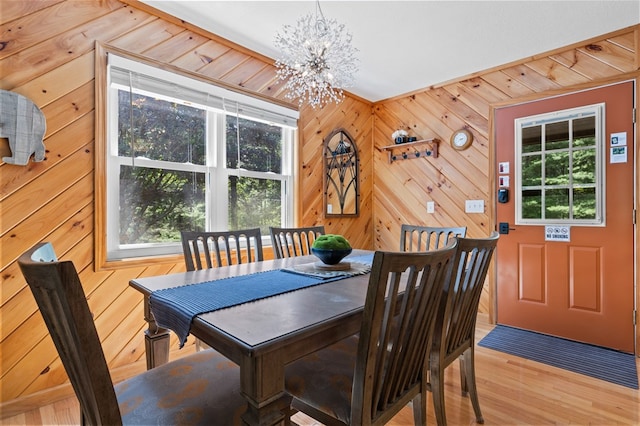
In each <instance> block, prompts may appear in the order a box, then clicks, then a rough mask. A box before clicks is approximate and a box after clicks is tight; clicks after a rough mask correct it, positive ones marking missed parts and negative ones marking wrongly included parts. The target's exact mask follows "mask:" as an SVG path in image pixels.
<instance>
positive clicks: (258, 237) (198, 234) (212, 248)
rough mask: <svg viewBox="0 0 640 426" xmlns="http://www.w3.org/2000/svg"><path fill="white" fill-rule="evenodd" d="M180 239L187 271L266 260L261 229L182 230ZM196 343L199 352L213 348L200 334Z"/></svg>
mask: <svg viewBox="0 0 640 426" xmlns="http://www.w3.org/2000/svg"><path fill="white" fill-rule="evenodd" d="M180 239H181V240H182V252H183V254H184V262H185V265H186V267H187V271H195V270H200V269H210V268H218V267H220V266H223V265H238V264H241V263H251V262H260V261H262V260H264V255H263V252H262V234H261V233H260V228H251V229H239V230H237V231H214V232H208V231H181V232H180ZM195 343H196V351H200V350H202V349H206V348H209V345H207V344H205V343H204V342H203V341H202V340H200V339H198V338H197V337H196V339H195Z"/></svg>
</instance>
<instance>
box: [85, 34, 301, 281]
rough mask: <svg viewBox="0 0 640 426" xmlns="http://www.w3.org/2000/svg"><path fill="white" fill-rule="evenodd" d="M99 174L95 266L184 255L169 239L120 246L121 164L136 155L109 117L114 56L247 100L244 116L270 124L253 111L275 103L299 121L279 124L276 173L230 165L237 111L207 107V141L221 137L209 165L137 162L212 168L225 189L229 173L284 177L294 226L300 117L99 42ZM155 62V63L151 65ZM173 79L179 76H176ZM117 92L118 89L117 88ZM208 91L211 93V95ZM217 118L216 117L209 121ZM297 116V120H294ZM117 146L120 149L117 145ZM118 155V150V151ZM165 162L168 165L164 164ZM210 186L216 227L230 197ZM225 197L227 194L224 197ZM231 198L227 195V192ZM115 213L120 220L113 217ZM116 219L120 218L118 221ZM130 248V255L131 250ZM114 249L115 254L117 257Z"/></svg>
mask: <svg viewBox="0 0 640 426" xmlns="http://www.w3.org/2000/svg"><path fill="white" fill-rule="evenodd" d="M96 52H97V55H96V179H95V201H96V203H95V206H96V212H95V217H96V220H95V228H96V229H95V241H94V242H95V265H96V269H97V270H99V269H112V268H114V267H117V266H118V265H121V264H122V263H123V262H126V263H127V264H128V265H133V264H138V263H140V264H142V263H145V264H149V263H150V262H151V263H153V262H166V261H167V259H166V258H167V257H170V258H172V259H173V258H176V257H177V256H180V257H181V256H182V248H181V244H180V243H179V242H174V243H165V244H151V245H148V244H142V245H139V246H138V245H129V246H128V247H124V248H123V247H121V246H120V243H119V225H118V221H119V217H118V208H110V207H109V206H112V205H113V203H114V200H115V205H118V203H119V201H118V197H119V186H120V183H119V169H120V167H121V164H129V165H131V164H132V162H133V161H134V160H132V159H131V158H125V157H121V156H118V152H117V151H118V147H117V143H115V144H114V143H111V142H110V140H109V137H110V136H109V135H110V134H113V131H114V130H115V131H116V133H117V123H116V121H115V120H112V121H113V122H112V123H110V122H109V117H113V116H114V115H112V114H109V113H113V112H114V111H112V110H109V109H110V108H111V109H115V110H116V114H115V116H117V108H118V105H117V103H114V102H111V103H110V102H109V97H110V96H112V95H111V93H110V92H113V90H112V89H111V81H110V79H109V75H110V73H109V66H111V65H113V63H114V60H113V58H114V57H115V58H117V59H116V62H115V63H117V64H119V65H118V66H119V67H120V68H121V67H122V65H123V64H135V65H134V66H136V67H137V66H139V67H140V68H139V69H138V70H142V72H144V71H145V70H147V71H148V70H149V69H153V70H154V71H157V72H158V73H159V75H165V76H167V75H170V76H172V77H173V76H175V79H177V80H179V81H181V82H193V83H194V84H195V86H196V87H200V88H201V87H207V92H209V89H210V90H211V92H213V93H215V94H216V95H218V96H222V102H223V103H224V102H227V101H229V104H230V105H234V104H235V105H238V104H239V103H242V105H243V106H246V108H245V109H246V110H247V111H249V113H247V114H244V113H243V112H242V110H241V112H237V111H238V110H237V109H234V108H233V107H232V108H231V111H235V114H238V115H239V116H240V117H243V118H248V119H250V120H254V121H259V122H265V123H269V120H268V119H260V118H258V117H255V116H253V115H252V114H251V112H253V111H258V113H260V112H261V111H264V112H265V116H266V117H268V116H269V110H266V109H265V110H262V109H264V108H270V110H271V111H272V112H273V113H274V114H275V116H277V117H280V115H282V116H283V117H284V118H283V121H285V122H286V123H295V127H294V126H292V125H290V124H283V123H282V122H280V123H279V124H277V125H278V126H282V127H283V140H282V153H281V154H282V169H281V171H280V174H276V175H274V174H273V173H272V172H256V171H250V170H244V169H229V168H227V165H226V155H225V154H226V152H225V150H226V143H224V141H225V136H226V117H228V116H233V115H234V114H233V113H232V112H226V113H224V112H214V111H213V110H212V109H208V110H207V112H206V114H207V120H208V123H209V125H208V126H207V129H206V133H207V140H209V138H210V137H212V136H213V137H216V138H219V139H218V142H217V143H214V144H210V146H209V148H212V147H213V148H215V150H212V149H208V150H207V164H205V165H185V164H183V163H175V162H167V161H159V160H150V159H143V158H135V164H136V165H144V166H145V167H156V168H157V167H161V168H165V169H166V168H167V167H166V166H170V167H169V168H170V169H171V170H188V171H197V172H200V171H203V172H205V173H208V174H209V176H210V177H211V178H212V180H213V181H214V182H216V183H217V184H218V187H219V186H220V185H222V184H223V183H224V185H225V193H226V188H227V185H228V178H229V176H232V175H236V176H241V177H250V178H268V179H269V180H279V181H281V182H283V185H284V189H283V191H281V196H282V199H281V202H282V209H281V224H282V225H281V226H291V225H292V223H293V219H294V194H295V188H294V184H295V181H296V179H295V173H296V171H297V169H296V168H295V167H294V164H295V163H294V162H295V159H296V157H297V145H298V144H297V143H296V142H297V119H298V118H299V112H298V111H296V110H293V109H291V107H290V106H289V105H288V104H284V103H279V102H277V101H273V100H271V99H268V98H265V99H262V98H260V97H256V96H255V95H254V94H246V93H245V92H244V91H241V90H231V89H230V88H229V87H227V86H226V85H225V84H224V83H221V82H218V81H214V80H211V79H207V78H203V77H202V76H200V75H197V74H194V73H190V72H188V71H185V70H181V69H178V68H176V67H172V66H170V65H167V64H161V63H157V62H154V61H151V60H148V59H146V58H142V57H139V56H138V55H135V54H130V53H127V52H123V51H121V50H119V49H115V48H111V47H107V46H96ZM149 67H150V68H149ZM170 81H174V79H173V78H172V79H171V80H170ZM116 92H117V91H116ZM208 97H209V96H208V95H207V98H208ZM211 119H213V120H214V121H215V122H210V121H209V120H211ZM290 119H291V120H293V121H290ZM114 149H115V153H114V152H113V150H114ZM114 154H115V155H114ZM163 166H164V167H163ZM113 188H117V189H118V190H117V191H115V192H114V191H113ZM210 190H211V188H210V185H207V191H208V192H207V193H206V194H205V202H206V203H207V206H208V207H210V206H213V205H215V207H214V208H213V210H208V214H207V217H206V227H207V229H211V224H212V223H215V221H216V220H220V217H222V218H224V220H226V219H227V209H228V199H224V202H222V203H220V202H216V203H213V202H212V199H211V198H212V197H211V193H210V192H209V191H210ZM222 198H225V197H222ZM227 198H228V197H227ZM114 218H115V219H114ZM114 220H115V221H114ZM268 237H269V236H268V235H264V236H263V243H264V244H265V245H270V239H269V238H268ZM114 245H116V247H117V250H115V251H114V249H113V247H114ZM126 253H129V254H126ZM114 254H115V256H114Z"/></svg>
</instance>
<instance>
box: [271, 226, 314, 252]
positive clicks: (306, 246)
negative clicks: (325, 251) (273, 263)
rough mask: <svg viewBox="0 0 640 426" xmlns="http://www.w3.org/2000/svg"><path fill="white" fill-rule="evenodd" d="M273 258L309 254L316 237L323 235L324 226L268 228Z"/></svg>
mask: <svg viewBox="0 0 640 426" xmlns="http://www.w3.org/2000/svg"><path fill="white" fill-rule="evenodd" d="M269 231H270V233H271V243H272V245H273V257H274V258H276V259H282V258H285V257H296V256H305V255H307V254H311V246H312V245H313V242H314V241H315V240H316V238H317V237H319V236H320V235H324V234H325V231H324V226H322V225H320V226H308V227H302V228H276V227H270V228H269Z"/></svg>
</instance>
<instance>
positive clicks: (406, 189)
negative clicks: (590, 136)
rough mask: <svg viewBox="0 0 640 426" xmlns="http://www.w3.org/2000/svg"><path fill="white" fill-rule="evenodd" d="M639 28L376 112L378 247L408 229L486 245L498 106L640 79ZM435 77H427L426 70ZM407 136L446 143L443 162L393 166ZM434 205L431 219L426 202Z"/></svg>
mask: <svg viewBox="0 0 640 426" xmlns="http://www.w3.org/2000/svg"><path fill="white" fill-rule="evenodd" d="M639 34H640V30H639V29H638V26H636V27H633V28H626V29H622V30H620V31H617V32H615V33H612V34H608V35H606V36H603V37H599V38H596V39H593V40H587V41H584V42H582V43H579V44H576V45H573V46H568V47H566V48H563V49H558V50H555V51H553V52H547V53H543V54H540V55H537V56H534V57H531V58H526V59H523V60H521V61H518V62H514V63H511V64H507V65H504V66H501V67H498V68H495V69H492V70H488V71H483V72H478V73H477V74H476V75H474V76H471V77H469V78H465V79H462V80H458V81H452V82H448V83H443V84H440V85H437V86H433V87H429V88H425V89H424V90H420V91H417V92H414V93H410V94H407V95H404V96H399V97H396V98H394V99H390V100H387V101H383V102H379V103H377V104H376V105H375V107H374V115H375V120H376V122H375V126H374V146H375V149H374V164H373V169H374V180H375V183H374V187H375V190H374V197H373V205H374V218H373V222H374V232H375V244H376V248H386V249H395V248H397V247H398V244H399V241H398V235H399V232H400V224H401V223H411V224H422V225H428V226H454V225H455V226H461V225H466V226H467V236H468V237H472V238H474V237H475V238H479V237H482V236H486V235H489V234H490V233H491V231H493V230H494V229H496V228H495V219H494V216H493V207H492V206H494V205H495V200H494V198H493V197H494V196H495V194H494V192H493V190H492V186H493V185H495V179H494V177H493V176H494V173H493V172H492V170H493V168H494V167H495V166H494V165H493V164H491V142H492V135H491V131H492V128H491V123H490V111H491V108H492V106H500V105H506V104H509V103H518V102H523V101H527V100H532V99H536V98H540V97H543V96H550V95H553V94H560V93H565V92H568V91H571V90H576V89H577V88H581V87H587V86H593V85H598V84H603V83H605V82H611V81H615V80H620V79H623V78H637V77H638V72H637V71H638V69H639V63H640V54H639V53H638V52H639V50H640V49H639V44H640V41H639V40H640V36H639ZM425 72H428V70H425ZM460 128H466V129H467V130H469V131H471V133H472V134H473V135H474V138H475V140H474V142H473V144H472V146H471V147H470V148H469V149H467V150H464V151H456V150H454V149H453V148H452V147H451V145H450V143H449V138H450V136H451V134H452V132H453V131H455V130H457V129H460ZM396 129H405V130H407V131H408V132H409V135H410V136H416V137H417V138H418V139H428V138H437V139H440V140H441V143H440V145H439V151H438V154H439V155H438V158H435V159H434V158H425V157H424V156H422V157H420V158H418V159H415V158H414V159H409V160H403V161H398V162H393V163H391V164H389V161H388V159H387V152H386V151H383V150H382V149H381V147H383V146H387V145H389V144H392V141H391V134H392V133H393V131H395V130H396ZM469 199H472V200H476V199H478V200H484V202H485V213H484V214H475V213H474V214H468V213H465V200H469ZM428 200H429V201H433V202H434V203H435V213H434V214H427V212H426V202H427V201H428ZM491 290H492V286H491V285H486V286H485V289H484V294H483V297H482V299H481V306H480V311H481V312H491V311H492V301H493V300H492V298H491V294H490V292H491Z"/></svg>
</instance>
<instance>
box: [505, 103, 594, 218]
mask: <svg viewBox="0 0 640 426" xmlns="http://www.w3.org/2000/svg"><path fill="white" fill-rule="evenodd" d="M603 117H604V105H593V106H588V107H584V108H576V109H571V110H566V111H557V112H553V113H548V114H542V115H538V116H532V117H525V118H521V119H517V120H516V130H517V131H516V134H517V135H519V140H518V141H517V145H516V152H517V155H516V170H517V175H516V184H517V186H518V187H517V190H516V203H517V204H516V210H517V215H516V223H517V224H547V223H549V224H558V223H577V224H583V225H600V224H602V223H603V221H604V212H603V210H604V202H603V193H602V186H603V185H602V180H603V176H602V175H603V170H604V166H603V158H604V155H603V140H604V137H603V136H602V135H603V131H602V121H603Z"/></svg>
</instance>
